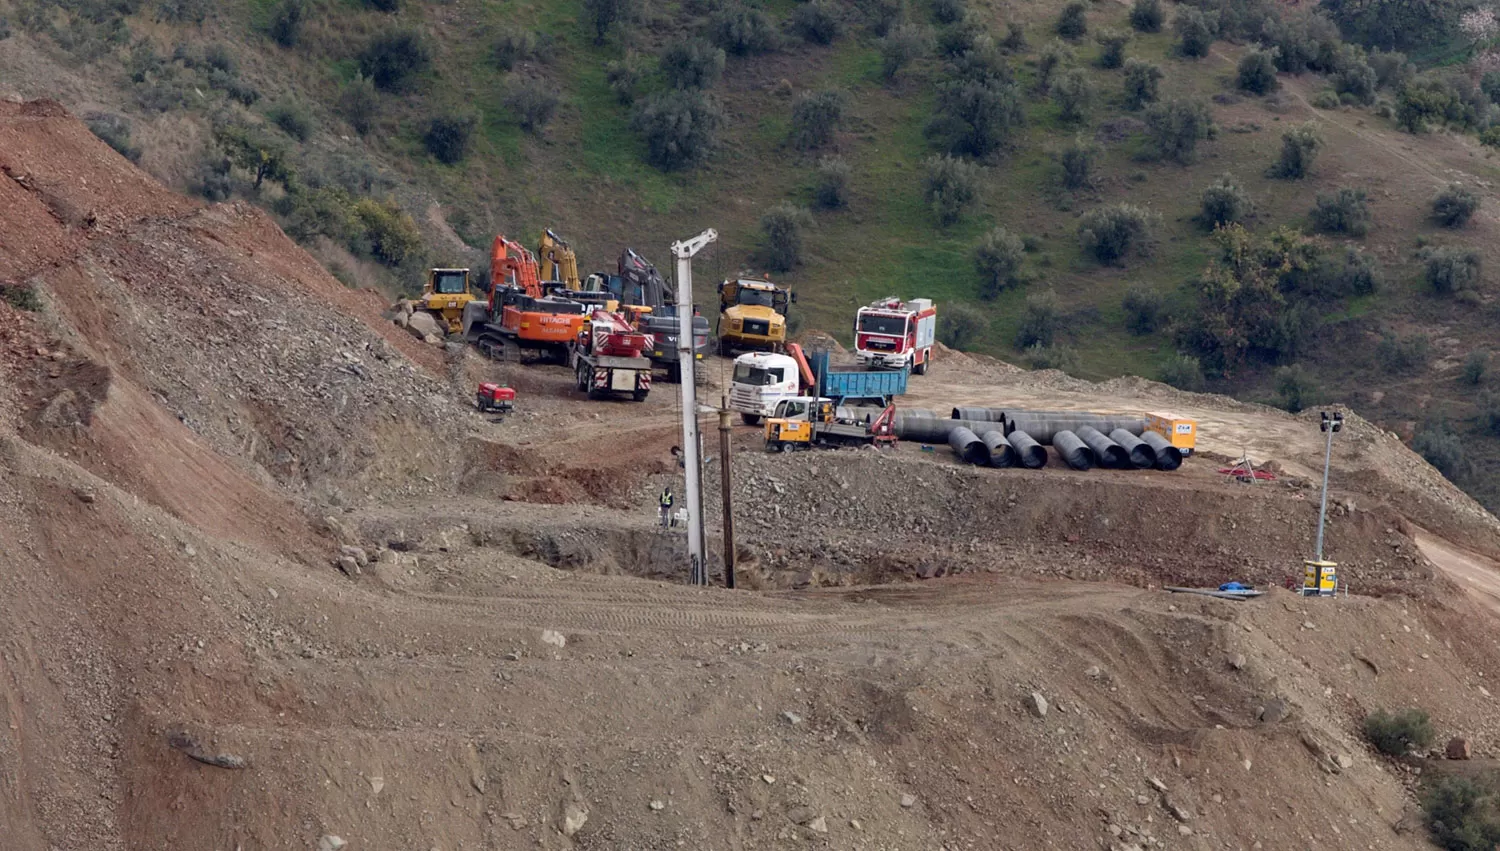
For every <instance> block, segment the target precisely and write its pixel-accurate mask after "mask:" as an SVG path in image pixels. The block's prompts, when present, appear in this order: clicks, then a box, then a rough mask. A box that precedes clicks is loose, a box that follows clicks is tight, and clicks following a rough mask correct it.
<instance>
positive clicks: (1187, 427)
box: [1146, 414, 1198, 458]
mask: <svg viewBox="0 0 1500 851" xmlns="http://www.w3.org/2000/svg"><path fill="white" fill-rule="evenodd" d="M1146 430H1147V431H1154V432H1156V433H1157V434H1159V435H1161V436H1162V437H1164V438H1166V440H1167V442H1168V443H1170V444H1172V445H1173V446H1175V447H1177V451H1179V452H1181V453H1182V455H1183V457H1184V458H1186V457H1187V456H1189V455H1192V454H1193V448H1194V446H1196V445H1197V442H1198V422H1197V421H1196V420H1190V419H1188V418H1187V417H1179V416H1177V415H1176V414H1147V415H1146Z"/></svg>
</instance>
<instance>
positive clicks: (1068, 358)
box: [1021, 343, 1078, 373]
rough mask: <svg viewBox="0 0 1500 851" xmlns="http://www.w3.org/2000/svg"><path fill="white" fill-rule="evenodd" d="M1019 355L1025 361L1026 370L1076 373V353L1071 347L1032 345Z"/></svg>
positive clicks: (1057, 344) (1056, 344) (1055, 344)
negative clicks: (1054, 370)
mask: <svg viewBox="0 0 1500 851" xmlns="http://www.w3.org/2000/svg"><path fill="white" fill-rule="evenodd" d="M1021 354H1022V356H1023V357H1024V358H1025V360H1026V366H1027V368H1028V369H1056V370H1060V371H1062V372H1068V373H1074V372H1077V371H1078V352H1076V351H1074V350H1073V347H1072V346H1064V345H1062V344H1060V343H1054V344H1052V345H1050V346H1044V345H1042V344H1041V343H1032V344H1031V345H1029V346H1027V347H1026V351H1024V352H1022V353H1021Z"/></svg>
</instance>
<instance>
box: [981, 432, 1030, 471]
mask: <svg viewBox="0 0 1500 851" xmlns="http://www.w3.org/2000/svg"><path fill="white" fill-rule="evenodd" d="M979 439H980V440H982V441H984V448H985V449H988V450H989V451H990V466H991V467H1014V466H1016V450H1015V448H1014V447H1012V446H1011V445H1010V441H1008V440H1006V439H1005V435H1004V434H1003V433H1001V431H1000V430H999V429H996V430H994V431H987V432H985V433H984V434H981V435H980V436H979ZM1038 448H1040V447H1038Z"/></svg>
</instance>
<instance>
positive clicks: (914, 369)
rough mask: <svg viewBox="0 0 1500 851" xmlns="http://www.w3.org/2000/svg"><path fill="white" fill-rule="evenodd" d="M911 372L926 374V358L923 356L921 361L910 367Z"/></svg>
mask: <svg viewBox="0 0 1500 851" xmlns="http://www.w3.org/2000/svg"><path fill="white" fill-rule="evenodd" d="M912 372H913V373H915V374H917V375H926V374H927V359H926V358H923V359H922V362H921V363H919V364H917V365H916V366H915V367H912Z"/></svg>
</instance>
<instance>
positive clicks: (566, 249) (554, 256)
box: [536, 228, 583, 292]
mask: <svg viewBox="0 0 1500 851" xmlns="http://www.w3.org/2000/svg"><path fill="white" fill-rule="evenodd" d="M536 256H537V257H538V258H539V259H540V260H541V275H542V280H546V281H557V282H558V283H560V284H562V288H563V289H565V290H568V291H570V292H571V291H576V290H579V289H582V288H583V281H582V280H581V279H580V278H579V277H578V255H577V254H576V253H574V251H573V247H572V246H570V245H568V241H567V240H565V239H563V238H562V237H560V236H558V235H557V234H556V233H554V232H553V231H552V229H551V228H548V229H546V230H544V231H542V241H541V244H540V245H538V246H537V249H536Z"/></svg>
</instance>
